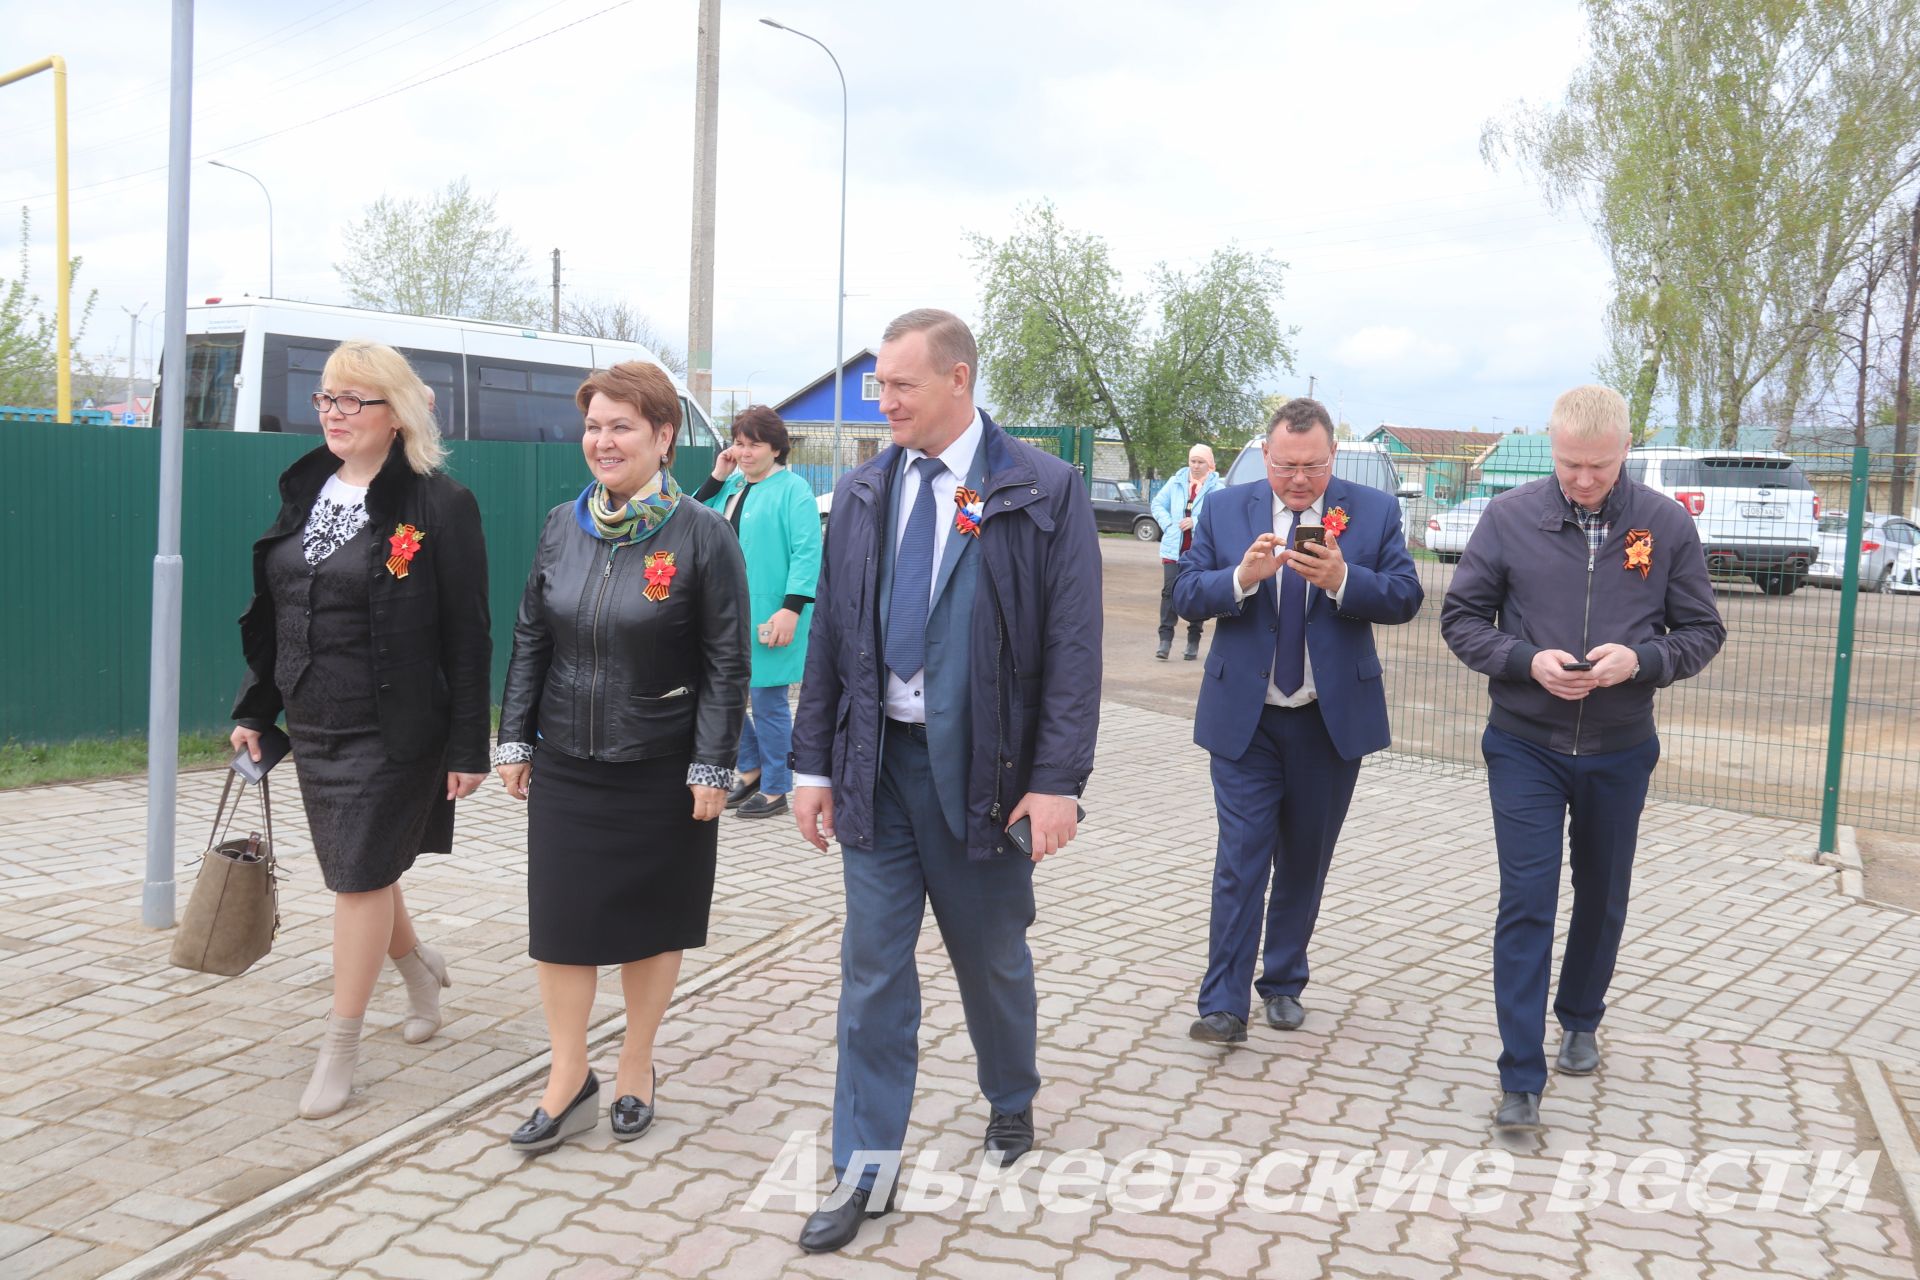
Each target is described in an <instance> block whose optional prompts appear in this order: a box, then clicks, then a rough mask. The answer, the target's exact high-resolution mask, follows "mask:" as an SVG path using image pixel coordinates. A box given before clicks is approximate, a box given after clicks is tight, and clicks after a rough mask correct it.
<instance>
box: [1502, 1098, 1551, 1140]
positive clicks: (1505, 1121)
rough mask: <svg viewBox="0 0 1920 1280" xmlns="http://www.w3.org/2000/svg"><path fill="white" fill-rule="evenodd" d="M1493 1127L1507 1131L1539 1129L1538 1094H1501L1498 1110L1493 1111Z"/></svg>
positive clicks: (1521, 1131) (1522, 1131)
mask: <svg viewBox="0 0 1920 1280" xmlns="http://www.w3.org/2000/svg"><path fill="white" fill-rule="evenodd" d="M1493 1127H1494V1128H1496V1129H1502V1130H1505V1131H1507V1132H1509V1133H1537V1132H1538V1131H1539V1129H1540V1095H1539V1094H1537V1093H1513V1092H1508V1093H1503V1094H1501V1095H1500V1110H1498V1111H1497V1112H1495V1113H1494V1116H1493Z"/></svg>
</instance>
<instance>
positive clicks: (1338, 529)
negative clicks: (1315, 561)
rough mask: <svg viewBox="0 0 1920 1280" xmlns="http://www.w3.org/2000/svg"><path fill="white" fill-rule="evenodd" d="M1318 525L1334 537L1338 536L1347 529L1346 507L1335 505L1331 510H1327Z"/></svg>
mask: <svg viewBox="0 0 1920 1280" xmlns="http://www.w3.org/2000/svg"><path fill="white" fill-rule="evenodd" d="M1320 527H1321V528H1323V529H1325V530H1326V531H1327V532H1328V533H1330V534H1332V535H1333V536H1334V537H1336V538H1337V537H1339V536H1340V535H1341V534H1343V533H1345V532H1346V531H1347V509H1346V508H1345V507H1335V508H1334V509H1333V510H1331V511H1329V512H1327V514H1326V515H1324V516H1322V517H1321V518H1320Z"/></svg>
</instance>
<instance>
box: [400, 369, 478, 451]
mask: <svg viewBox="0 0 1920 1280" xmlns="http://www.w3.org/2000/svg"><path fill="white" fill-rule="evenodd" d="M394 350H396V351H398V352H399V353H400V354H401V355H403V356H405V357H406V358H407V363H408V364H410V365H412V366H413V371H414V372H415V373H416V374H418V375H419V376H420V381H422V382H424V383H426V384H427V387H428V389H429V390H431V391H432V392H433V420H434V421H435V422H437V423H439V424H440V434H441V435H442V436H443V437H445V438H446V439H448V440H458V439H461V438H462V437H464V436H465V435H466V423H465V421H464V420H465V418H466V415H465V414H464V413H462V412H460V409H461V404H460V357H459V356H457V355H454V354H453V353H451V352H447V351H422V350H420V349H418V348H416V347H395V348H394Z"/></svg>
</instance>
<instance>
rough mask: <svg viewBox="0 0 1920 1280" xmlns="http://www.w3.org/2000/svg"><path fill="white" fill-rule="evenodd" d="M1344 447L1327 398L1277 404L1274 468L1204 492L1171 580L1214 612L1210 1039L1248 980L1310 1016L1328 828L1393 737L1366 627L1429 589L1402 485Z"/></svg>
mask: <svg viewBox="0 0 1920 1280" xmlns="http://www.w3.org/2000/svg"><path fill="white" fill-rule="evenodd" d="M1335 448H1336V444H1335V441H1334V435H1333V419H1332V418H1330V417H1329V416H1328V414H1327V410H1326V407H1325V406H1324V405H1322V404H1321V403H1320V402H1319V401H1317V400H1310V399H1307V398H1305V397H1300V398H1297V399H1293V400H1289V401H1287V403H1285V404H1284V405H1282V406H1280V409H1279V411H1278V412H1277V413H1275V414H1274V416H1273V420H1272V421H1271V422H1270V423H1269V424H1268V426H1267V439H1266V441H1265V443H1264V444H1263V445H1262V446H1261V450H1262V453H1263V454H1264V456H1265V459H1266V468H1267V476H1268V483H1266V484H1259V483H1254V484H1241V485H1234V486H1232V487H1230V488H1226V489H1222V490H1221V491H1220V492H1218V493H1216V494H1215V495H1214V496H1213V497H1212V499H1211V500H1209V501H1208V503H1207V505H1206V507H1205V508H1204V510H1203V511H1202V512H1201V515H1200V523H1199V525H1198V527H1197V529H1196V532H1195V533H1194V538H1193V546H1192V547H1191V548H1189V550H1188V551H1187V553H1186V555H1185V556H1183V557H1182V558H1181V562H1180V576H1179V578H1178V579H1177V580H1176V581H1175V582H1174V588H1173V601H1174V608H1175V609H1176V610H1178V612H1179V613H1180V616H1181V617H1183V618H1187V619H1190V620H1193V621H1199V620H1201V619H1205V618H1213V619H1216V620H1217V626H1216V628H1215V631H1214V638H1213V647H1212V649H1211V650H1209V651H1208V654H1207V662H1206V669H1205V670H1206V674H1205V677H1204V678H1203V679H1202V680H1201V682H1200V700H1199V706H1198V708H1197V710H1196V712H1195V715H1194V721H1193V740H1194V741H1195V742H1196V743H1198V744H1199V745H1200V746H1203V747H1205V748H1206V749H1207V750H1208V751H1209V752H1210V753H1211V754H1212V756H1213V769H1212V771H1213V799H1214V808H1215V811H1216V813H1217V816H1218V819H1219V842H1218V845H1217V848H1216V852H1215V855H1214V870H1213V916H1212V923H1211V927H1210V929H1209V936H1208V944H1207V973H1206V977H1205V979H1204V980H1203V981H1202V982H1201V985H1200V1000H1199V1013H1200V1017H1199V1019H1198V1020H1197V1021H1196V1022H1195V1023H1194V1024H1193V1028H1192V1031H1191V1033H1190V1034H1191V1035H1192V1036H1193V1038H1194V1039H1196V1040H1203V1041H1207V1042H1209V1043H1214V1044H1238V1043H1240V1042H1242V1041H1244V1040H1245V1039H1246V1038H1247V1014H1248V1011H1249V1006H1250V997H1249V989H1250V988H1252V989H1254V990H1257V991H1258V992H1259V994H1260V997H1261V1001H1262V1004H1263V1007H1264V1012H1265V1015H1266V1020H1267V1025H1268V1026H1270V1027H1273V1028H1274V1029H1276V1030H1280V1031H1291V1030H1294V1029H1295V1028H1297V1027H1299V1026H1300V1024H1301V1023H1302V1022H1303V1021H1304V1020H1305V1018H1306V1012H1305V1010H1304V1009H1303V1008H1302V1007H1301V1005H1300V993H1301V992H1302V991H1303V990H1304V989H1305V987H1306V985H1307V942H1308V940H1309V939H1310V938H1311V937H1312V936H1313V925H1314V921H1315V920H1316V919H1317V918H1318V916H1319V914H1320V895H1321V891H1322V890H1323V889H1324V888H1325V886H1326V880H1327V867H1328V864H1329V863H1330V861H1331V860H1332V857H1333V846H1334V842H1335V841H1336V840H1338V839H1339V836H1340V825H1341V823H1342V822H1344V821H1345V820H1346V816H1347V805H1348V802H1349V801H1351V800H1352V799H1353V788H1354V783H1355V781H1356V780H1357V779H1358V778H1359V776H1360V760H1361V758H1362V757H1363V756H1365V755H1367V754H1368V753H1369V752H1373V751H1379V750H1380V749H1382V748H1383V747H1385V746H1386V745H1387V744H1388V742H1389V741H1390V736H1389V734H1388V730H1387V698H1386V693H1385V690H1384V688H1383V686H1382V683H1381V668H1380V658H1379V655H1378V654H1377V653H1376V652H1375V650H1374V646H1373V625H1374V624H1375V623H1398V622H1406V621H1407V620H1409V619H1410V618H1412V617H1413V615H1414V614H1416V613H1418V612H1419V611H1420V603H1421V601H1422V600H1423V599H1424V597H1425V592H1424V591H1423V590H1422V589H1421V586H1420V579H1419V577H1418V576H1417V575H1416V574H1415V572H1414V567H1413V558H1412V557H1411V556H1409V555H1408V554H1407V547H1406V538H1405V536H1404V534H1403V533H1402V532H1401V528H1400V505H1399V502H1398V500H1397V499H1396V498H1395V497H1394V496H1393V495H1392V494H1387V493H1382V492H1381V491H1380V490H1378V489H1372V488H1369V487H1367V486H1366V485H1360V484H1349V483H1347V482H1346V481H1343V480H1338V479H1335V478H1334V476H1333V458H1334V451H1335ZM1303 531H1304V532H1303ZM1315 531H1318V534H1317V535H1316V532H1315ZM1316 536H1317V537H1318V538H1319V540H1318V541H1315V540H1313V539H1315V538H1316ZM1269 879H1271V881H1272V894H1271V897H1270V898H1269V896H1268V881H1269ZM1263 923H1264V925H1265V932H1266V945H1265V948H1264V953H1263V954H1261V951H1262V949H1261V943H1260V938H1261V928H1262V924H1263ZM1257 957H1258V958H1260V959H1261V966H1260V968H1261V972H1260V977H1259V980H1258V981H1257V982H1256V981H1255V979H1254V962H1255V960H1256V958H1257Z"/></svg>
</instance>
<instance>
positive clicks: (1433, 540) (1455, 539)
mask: <svg viewBox="0 0 1920 1280" xmlns="http://www.w3.org/2000/svg"><path fill="white" fill-rule="evenodd" d="M1492 501H1493V499H1492V498H1468V499H1467V500H1466V501H1465V502H1463V503H1461V504H1460V505H1459V506H1457V507H1449V508H1447V509H1446V510H1445V511H1442V512H1441V513H1440V514H1439V515H1437V516H1433V517H1431V518H1430V519H1428V521H1427V550H1429V551H1431V552H1433V556H1434V559H1436V560H1445V561H1448V562H1452V561H1454V560H1458V559H1459V558H1460V553H1461V552H1463V551H1465V550H1466V549H1467V539H1468V538H1471V537H1472V536H1473V529H1474V526H1475V525H1477V524H1479V523H1480V516H1481V514H1482V513H1483V512H1485V511H1486V509H1487V504H1488V503H1489V502H1492Z"/></svg>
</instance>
